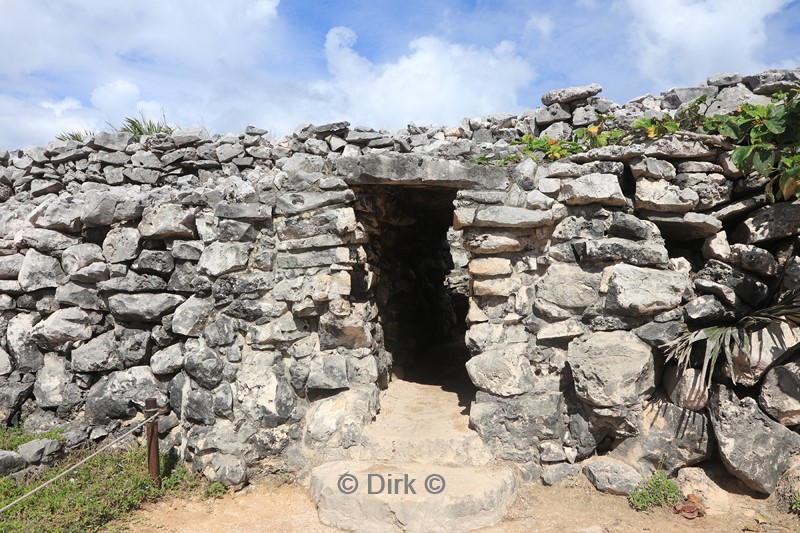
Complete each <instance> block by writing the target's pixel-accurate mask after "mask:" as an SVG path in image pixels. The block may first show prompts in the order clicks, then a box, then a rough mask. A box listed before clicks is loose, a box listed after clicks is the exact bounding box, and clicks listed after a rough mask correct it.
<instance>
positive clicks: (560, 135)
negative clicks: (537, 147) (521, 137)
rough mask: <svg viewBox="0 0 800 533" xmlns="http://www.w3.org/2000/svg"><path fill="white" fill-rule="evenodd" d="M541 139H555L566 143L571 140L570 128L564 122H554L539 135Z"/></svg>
mask: <svg viewBox="0 0 800 533" xmlns="http://www.w3.org/2000/svg"><path fill="white" fill-rule="evenodd" d="M540 136H541V138H542V139H557V140H560V141H567V140H570V139H571V138H572V126H570V125H569V124H568V123H566V122H555V123H553V124H550V125H549V126H548V127H547V128H545V129H544V131H542V133H541V134H540Z"/></svg>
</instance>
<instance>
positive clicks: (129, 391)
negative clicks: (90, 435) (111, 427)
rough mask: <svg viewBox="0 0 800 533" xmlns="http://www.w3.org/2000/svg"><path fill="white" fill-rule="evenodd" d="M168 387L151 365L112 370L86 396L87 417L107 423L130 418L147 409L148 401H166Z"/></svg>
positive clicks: (158, 403)
mask: <svg viewBox="0 0 800 533" xmlns="http://www.w3.org/2000/svg"><path fill="white" fill-rule="evenodd" d="M165 389H166V386H165V385H164V384H163V383H161V382H160V381H159V380H158V379H156V377H155V376H154V375H153V372H152V371H151V370H150V367H148V366H135V367H133V368H129V369H127V370H121V371H118V372H112V373H111V374H109V375H108V376H107V377H105V378H103V379H101V380H100V381H98V382H97V383H95V384H94V385H93V386H92V388H91V389H90V390H89V394H88V396H87V397H86V417H87V419H88V420H89V423H90V424H95V425H103V424H108V423H109V422H110V421H111V420H112V419H120V418H122V419H125V418H130V417H132V416H133V415H135V414H136V411H137V409H138V410H144V403H145V400H147V399H148V398H155V400H156V403H157V405H158V406H159V407H163V406H165V405H166V404H167V395H166V394H165V393H164V391H165Z"/></svg>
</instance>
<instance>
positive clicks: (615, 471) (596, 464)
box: [583, 457, 644, 495]
mask: <svg viewBox="0 0 800 533" xmlns="http://www.w3.org/2000/svg"><path fill="white" fill-rule="evenodd" d="M583 474H584V475H585V476H586V477H587V478H588V479H589V481H590V482H591V483H592V485H594V488H596V489H597V490H599V491H601V492H607V493H609V494H623V495H627V494H630V493H631V492H633V489H635V488H636V487H637V486H638V485H639V484H640V483H642V482H643V481H644V478H643V477H642V475H641V474H639V472H637V471H636V469H635V468H633V467H632V466H629V465H627V464H625V463H623V462H622V461H618V460H616V459H611V458H610V457H600V458H598V459H595V460H594V461H591V462H590V463H587V464H586V465H584V466H583Z"/></svg>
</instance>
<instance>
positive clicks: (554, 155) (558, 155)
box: [553, 152, 561, 159]
mask: <svg viewBox="0 0 800 533" xmlns="http://www.w3.org/2000/svg"><path fill="white" fill-rule="evenodd" d="M553 157H555V158H556V159H561V154H559V153H558V152H556V153H554V154H553Z"/></svg>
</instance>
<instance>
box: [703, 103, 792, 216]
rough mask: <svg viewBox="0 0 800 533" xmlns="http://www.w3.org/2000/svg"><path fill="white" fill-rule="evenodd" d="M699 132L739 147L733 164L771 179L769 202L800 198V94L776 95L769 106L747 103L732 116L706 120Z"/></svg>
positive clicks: (768, 186) (768, 190) (716, 116)
mask: <svg viewBox="0 0 800 533" xmlns="http://www.w3.org/2000/svg"><path fill="white" fill-rule="evenodd" d="M698 131H700V132H701V133H719V134H720V135H721V136H723V137H725V138H727V139H729V140H730V141H731V142H733V143H734V144H736V145H737V146H736V148H735V149H734V150H733V153H732V154H731V161H732V162H733V164H734V165H736V167H737V168H739V169H740V170H741V171H742V172H745V173H748V172H751V171H753V170H755V171H756V172H758V173H759V174H760V175H762V176H764V177H767V178H770V182H769V184H768V185H767V188H766V193H767V196H768V197H769V199H770V201H773V202H774V201H775V200H776V199H780V198H782V199H784V200H790V199H793V198H800V188H799V187H798V184H800V91H798V90H794V91H792V92H789V93H787V92H780V93H776V94H775V95H774V96H773V97H772V102H771V103H769V104H767V105H753V104H748V103H744V104H742V105H740V106H739V108H738V109H737V110H736V111H735V112H734V113H732V114H730V115H714V116H713V117H711V118H709V119H707V120H706V121H705V122H704V123H703V124H702V126H701V127H700V128H698Z"/></svg>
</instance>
